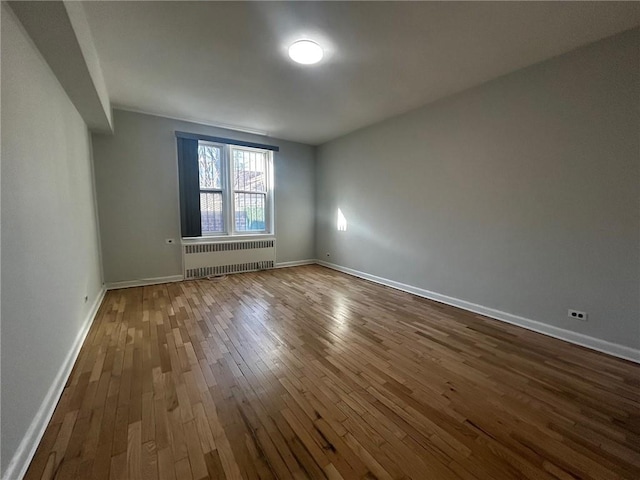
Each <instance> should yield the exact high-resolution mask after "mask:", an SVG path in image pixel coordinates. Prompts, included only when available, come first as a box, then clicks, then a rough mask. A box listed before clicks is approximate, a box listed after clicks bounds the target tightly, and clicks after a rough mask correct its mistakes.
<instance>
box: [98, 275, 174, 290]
mask: <svg viewBox="0 0 640 480" xmlns="http://www.w3.org/2000/svg"><path fill="white" fill-rule="evenodd" d="M182 280H184V276H183V275H169V276H168V277H154V278H141V279H138V280H126V281H124V282H110V283H107V290H117V289H118V288H130V287H144V286H145V285H158V284H159V283H173V282H181V281H182Z"/></svg>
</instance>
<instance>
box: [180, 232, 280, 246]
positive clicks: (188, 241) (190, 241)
mask: <svg viewBox="0 0 640 480" xmlns="http://www.w3.org/2000/svg"><path fill="white" fill-rule="evenodd" d="M275 238H276V236H275V234H273V233H240V234H235V235H208V236H202V237H189V238H182V239H181V240H182V244H183V245H194V244H199V243H223V242H237V241H239V240H241V239H251V240H274V239H275Z"/></svg>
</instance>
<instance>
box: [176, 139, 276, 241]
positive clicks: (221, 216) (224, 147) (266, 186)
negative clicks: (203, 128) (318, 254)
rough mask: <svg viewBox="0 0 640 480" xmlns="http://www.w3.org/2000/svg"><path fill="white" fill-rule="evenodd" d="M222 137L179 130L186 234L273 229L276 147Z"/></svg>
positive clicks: (201, 234) (182, 205)
mask: <svg viewBox="0 0 640 480" xmlns="http://www.w3.org/2000/svg"><path fill="white" fill-rule="evenodd" d="M186 135H188V134H186ZM189 137H193V136H191V135H189ZM220 140H225V139H217V138H216V139H214V138H213V137H205V138H204V139H203V138H200V137H197V138H183V137H181V136H178V167H179V173H180V214H181V222H182V236H183V237H199V236H210V235H242V234H252V233H253V234H267V233H272V232H273V229H272V223H271V222H272V218H273V215H272V211H271V209H272V203H273V202H272V191H271V189H272V186H271V184H272V176H273V155H272V150H274V149H276V147H270V146H265V147H268V148H269V149H266V148H259V147H258V146H256V144H246V143H245V142H238V143H245V144H241V145H236V144H231V143H223V142H221V141H220Z"/></svg>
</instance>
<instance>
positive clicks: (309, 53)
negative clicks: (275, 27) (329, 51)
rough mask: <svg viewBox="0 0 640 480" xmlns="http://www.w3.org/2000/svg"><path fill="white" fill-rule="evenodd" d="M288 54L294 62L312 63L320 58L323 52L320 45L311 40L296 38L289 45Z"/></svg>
mask: <svg viewBox="0 0 640 480" xmlns="http://www.w3.org/2000/svg"><path fill="white" fill-rule="evenodd" d="M289 56H290V57H291V60H293V61H294V62H298V63H302V64H303V65H313V64H314V63H318V62H319V61H320V60H322V57H323V56H324V52H323V51H322V47H321V46H320V45H318V44H317V43H316V42H312V41H311V40H298V41H297V42H294V43H292V44H291V46H290V47H289Z"/></svg>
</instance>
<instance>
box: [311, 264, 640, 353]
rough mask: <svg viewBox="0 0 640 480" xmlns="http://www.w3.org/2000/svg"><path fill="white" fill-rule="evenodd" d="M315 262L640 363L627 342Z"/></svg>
mask: <svg viewBox="0 0 640 480" xmlns="http://www.w3.org/2000/svg"><path fill="white" fill-rule="evenodd" d="M316 263H318V264H319V265H322V266H324V267H327V268H331V269H333V270H337V271H339V272H343V273H347V274H349V275H353V276H355V277H359V278H364V279H365V280H369V281H372V282H375V283H379V284H381V285H386V286H387V287H392V288H395V289H398V290H402V291H403V292H408V293H412V294H414V295H417V296H419V297H424V298H428V299H430V300H435V301H437V302H440V303H445V304H447V305H452V306H454V307H458V308H462V309H463V310H468V311H470V312H474V313H478V314H480V315H484V316H486V317H490V318H493V319H495V320H500V321H502V322H506V323H511V324H513V325H517V326H519V327H523V328H526V329H527V330H532V331H534V332H537V333H542V334H543V335H548V336H550V337H553V338H558V339H560V340H564V341H566V342H569V343H574V344H576V345H581V346H583V347H587V348H590V349H592V350H597V351H599V352H603V353H607V354H609V355H613V356H614V357H618V358H623V359H625V360H630V361H632V362H635V363H640V350H638V349H635V348H631V347H627V346H625V345H619V344H617V343H611V342H607V341H606V340H600V339H599V338H594V337H590V336H588V335H583V334H581V333H577V332H572V331H570V330H565V329H564V328H558V327H554V326H553V325H548V324H546V323H542V322H538V321H536V320H531V319H529V318H524V317H520V316H518V315H513V314H511V313H507V312H502V311H500V310H495V309H493V308H489V307H485V306H483V305H478V304H475V303H471V302H467V301H465V300H460V299H458V298H454V297H449V296H447V295H442V294H440V293H436V292H431V291H429V290H424V289H422V288H418V287H414V286H412V285H406V284H404V283H400V282H396V281H394V280H389V279H386V278H382V277H378V276H376V275H371V274H369V273H365V272H360V271H358V270H354V269H352V268H347V267H343V266H340V265H336V264H334V263H329V262H325V261H322V260H317V261H316Z"/></svg>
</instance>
